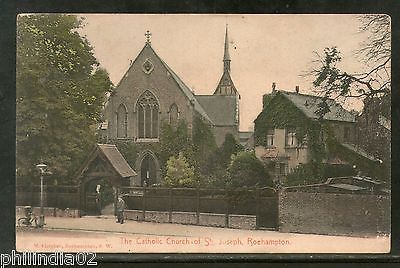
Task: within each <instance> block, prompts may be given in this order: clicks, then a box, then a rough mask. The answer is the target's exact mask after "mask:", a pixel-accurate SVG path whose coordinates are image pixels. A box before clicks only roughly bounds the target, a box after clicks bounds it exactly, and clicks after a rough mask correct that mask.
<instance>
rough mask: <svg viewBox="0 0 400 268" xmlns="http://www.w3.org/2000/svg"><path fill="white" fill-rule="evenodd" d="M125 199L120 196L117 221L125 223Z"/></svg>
mask: <svg viewBox="0 0 400 268" xmlns="http://www.w3.org/2000/svg"><path fill="white" fill-rule="evenodd" d="M125 207H126V205H125V201H124V199H122V197H121V196H119V197H118V201H117V222H119V223H121V224H123V223H124V210H125Z"/></svg>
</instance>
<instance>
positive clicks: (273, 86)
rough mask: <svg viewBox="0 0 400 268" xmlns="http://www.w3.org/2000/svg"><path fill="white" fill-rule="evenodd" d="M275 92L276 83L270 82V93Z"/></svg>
mask: <svg viewBox="0 0 400 268" xmlns="http://www.w3.org/2000/svg"><path fill="white" fill-rule="evenodd" d="M275 91H276V83H275V82H272V92H275Z"/></svg>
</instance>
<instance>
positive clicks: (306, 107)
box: [277, 90, 356, 122]
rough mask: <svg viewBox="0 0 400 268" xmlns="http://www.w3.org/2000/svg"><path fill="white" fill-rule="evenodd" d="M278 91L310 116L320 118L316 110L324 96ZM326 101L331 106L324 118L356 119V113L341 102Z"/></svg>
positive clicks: (332, 119)
mask: <svg viewBox="0 0 400 268" xmlns="http://www.w3.org/2000/svg"><path fill="white" fill-rule="evenodd" d="M277 93H281V94H282V95H283V96H285V97H286V98H287V99H289V100H290V101H291V102H292V103H293V104H294V105H295V106H296V107H297V108H299V109H300V110H301V111H302V112H303V113H304V114H305V115H306V116H307V117H308V118H312V119H318V115H317V114H316V113H315V112H316V111H317V110H318V104H320V103H322V97H319V96H313V95H305V94H300V93H297V92H288V91H282V90H279V91H278V92H277ZM326 101H327V104H328V106H329V112H327V113H326V114H325V115H324V117H323V119H325V120H330V121H342V122H355V121H356V117H355V115H354V114H352V113H350V112H349V111H347V110H345V109H344V108H343V107H342V106H341V105H340V104H339V103H337V102H336V101H334V100H333V99H327V100H326Z"/></svg>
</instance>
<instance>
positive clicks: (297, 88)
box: [296, 86, 300, 94]
mask: <svg viewBox="0 0 400 268" xmlns="http://www.w3.org/2000/svg"><path fill="white" fill-rule="evenodd" d="M299 91H300V87H299V86H296V93H297V94H299Z"/></svg>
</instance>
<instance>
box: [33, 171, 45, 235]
mask: <svg viewBox="0 0 400 268" xmlns="http://www.w3.org/2000/svg"><path fill="white" fill-rule="evenodd" d="M36 167H37V168H38V169H39V171H40V217H39V227H43V226H44V211H43V174H44V169H45V168H46V167H47V165H46V164H43V163H41V164H37V165H36Z"/></svg>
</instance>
